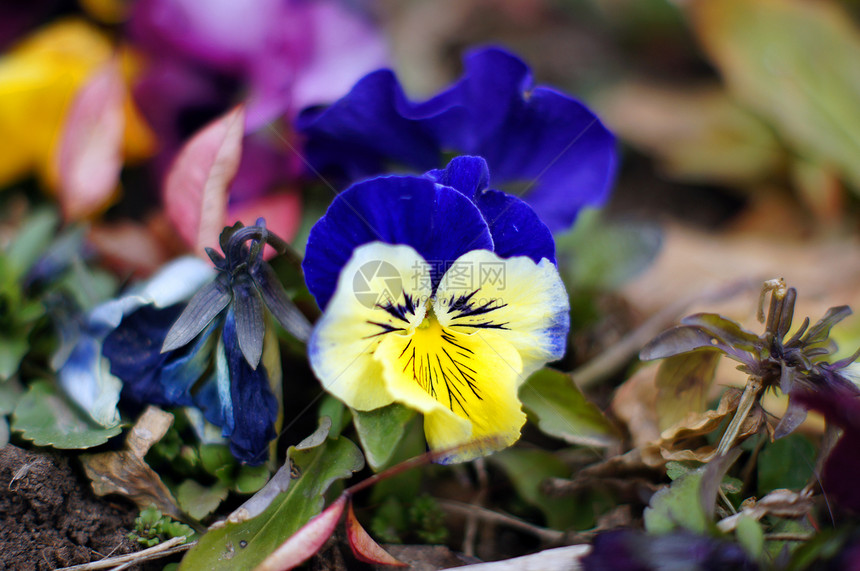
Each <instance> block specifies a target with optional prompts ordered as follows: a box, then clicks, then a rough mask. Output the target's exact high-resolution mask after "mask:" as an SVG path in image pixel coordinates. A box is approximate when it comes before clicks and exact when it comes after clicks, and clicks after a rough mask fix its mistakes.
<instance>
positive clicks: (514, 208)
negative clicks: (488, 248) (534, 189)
mask: <svg viewBox="0 0 860 571" xmlns="http://www.w3.org/2000/svg"><path fill="white" fill-rule="evenodd" d="M476 203H477V205H478V208H479V209H480V210H481V214H483V216H484V219H485V220H486V221H487V225H488V226H489V227H490V233H491V234H492V236H493V244H494V245H495V252H496V254H498V255H499V256H501V257H502V258H511V257H513V256H528V257H529V258H531V259H532V260H534V261H535V262H536V263H539V262H540V261H541V259H543V258H546V259H548V260H549V261H551V262H552V263H555V241H554V240H553V238H552V233H551V232H550V231H549V228H547V226H546V224H544V223H543V222H541V219H540V218H538V215H537V214H536V213H535V211H534V210H532V208H531V207H530V206H529V205H528V204H526V203H525V202H523V201H522V200H520V199H519V198H517V197H516V196H511V195H510V194H505V193H504V192H499V191H498V190H485V191H483V192H481V193H480V194H479V195H478V197H477V200H476Z"/></svg>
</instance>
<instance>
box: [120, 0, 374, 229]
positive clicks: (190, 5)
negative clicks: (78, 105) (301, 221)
mask: <svg viewBox="0 0 860 571" xmlns="http://www.w3.org/2000/svg"><path fill="white" fill-rule="evenodd" d="M128 26H129V36H130V38H131V40H132V42H133V43H134V44H135V45H136V46H137V47H138V48H139V49H140V50H141V51H142V52H143V53H144V54H145V55H146V56H147V57H148V58H149V60H150V62H151V65H150V68H149V70H148V71H147V72H146V73H145V74H144V76H143V77H142V79H141V81H140V82H139V83H138V85H137V86H136V88H135V97H136V99H137V101H138V103H139V105H140V107H141V109H142V112H143V114H144V116H145V117H146V118H147V120H148V121H149V123H150V125H151V126H152V127H153V129H154V131H155V132H156V133H157V134H158V136H159V140H160V143H161V153H160V156H159V157H158V159H157V161H156V169H157V172H158V173H159V175H161V176H163V174H164V173H165V171H166V169H167V168H168V166H169V164H170V162H171V161H172V159H173V157H174V156H175V155H176V153H177V151H178V150H179V148H180V147H181V145H182V144H183V142H184V141H186V140H187V139H188V138H189V137H190V136H191V135H192V134H193V133H194V132H196V131H197V130H199V129H200V128H201V127H203V126H204V125H205V124H207V123H208V122H209V121H211V120H212V119H214V118H215V117H217V116H219V115H221V114H222V113H224V112H225V111H226V110H227V109H228V108H230V107H231V106H233V105H235V104H236V103H238V102H244V103H245V109H246V135H248V137H246V140H245V144H244V148H243V151H242V164H241V165H240V167H239V173H238V175H237V177H236V179H235V180H234V182H233V184H232V186H231V189H230V210H231V211H234V212H238V211H242V212H248V211H249V210H251V211H253V210H254V209H253V207H250V208H249V205H248V204H240V203H247V202H248V201H250V200H257V199H260V200H262V199H264V198H265V197H266V195H267V194H268V193H269V192H270V191H271V190H273V189H281V190H283V189H284V188H285V187H287V186H289V183H290V181H291V179H293V178H295V177H296V176H297V175H298V174H299V173H300V172H301V170H300V168H299V167H300V163H299V161H298V157H297V156H296V155H295V153H294V152H293V151H292V149H291V145H292V143H287V141H288V140H289V138H290V137H291V135H290V134H289V133H278V132H276V130H275V129H271V130H268V129H266V130H264V129H263V128H264V127H265V126H266V125H267V124H269V123H271V122H273V121H275V120H277V119H280V118H284V117H286V118H287V119H290V118H292V117H293V116H295V115H296V114H297V113H298V111H299V110H300V109H301V108H303V107H304V106H306V105H311V104H319V103H326V102H331V101H334V100H336V99H337V98H339V97H341V96H342V95H343V94H345V93H346V92H347V91H348V90H349V88H350V87H351V86H352V84H353V83H354V82H355V81H356V80H358V79H359V78H360V77H361V76H362V75H364V74H365V73H367V72H369V71H371V70H373V69H376V68H378V67H379V66H381V65H385V64H386V63H387V49H386V44H385V42H384V40H383V38H382V36H381V35H380V34H379V32H378V31H377V30H376V28H375V27H374V25H373V22H372V21H371V20H370V18H369V17H368V15H367V14H362V13H358V12H356V11H353V10H352V9H350V8H348V7H347V6H346V3H344V2H340V1H337V0H325V1H305V0H253V1H248V2H235V1H233V0H213V1H211V2H199V1H198V0H138V2H137V3H136V4H134V6H133V9H132V12H131V16H130V18H129V22H128ZM280 127H281V126H278V127H277V128H278V129H280ZM288 203H290V204H293V205H298V200H290V201H288ZM262 215H265V216H266V217H267V218H270V219H272V218H273V217H272V215H271V213H264V212H258V213H256V214H255V215H252V216H262ZM292 218H293V219H295V217H292ZM273 222H274V220H273ZM294 226H295V225H294ZM272 230H273V231H275V232H277V233H280V234H281V235H286V236H289V235H290V234H292V233H294V232H295V227H294V228H292V229H287V228H276V227H275V224H272Z"/></svg>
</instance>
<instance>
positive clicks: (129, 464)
mask: <svg viewBox="0 0 860 571" xmlns="http://www.w3.org/2000/svg"><path fill="white" fill-rule="evenodd" d="M172 423H173V415H172V414H170V413H167V412H164V411H163V410H161V409H159V408H157V407H154V406H150V407H148V408H147V409H146V411H144V413H143V415H141V417H140V418H139V419H138V421H137V422H136V423H135V425H134V426H133V427H132V429H131V431H130V432H129V433H128V436H127V437H126V449H125V450H121V451H119V452H102V453H100V454H84V455H82V456H81V462H82V463H83V465H84V471H86V473H87V476H88V477H89V478H90V480H91V481H92V484H93V491H94V492H95V493H96V495H99V496H105V495H107V494H120V495H123V496H126V497H128V498H130V499H131V500H132V501H134V503H136V504H137V506H138V507H139V508H140V509H145V508H147V507H149V506H150V505H155V507H157V508H158V509H159V510H161V512H162V513H164V514H167V515H169V516H171V517H173V518H175V519H180V518H181V516H182V514H181V511H180V510H179V507H178V504H177V502H176V500H175V499H174V498H173V496H172V495H171V493H170V490H168V489H167V486H165V485H164V482H162V481H161V478H160V477H159V476H158V474H157V473H156V472H155V471H154V470H153V469H152V468H150V467H149V465H148V464H147V463H146V462H145V461H144V459H143V458H144V456H146V453H147V452H148V451H149V449H150V448H151V447H152V445H153V444H155V443H156V442H158V441H159V440H161V438H162V437H163V436H164V435H165V434H166V433H167V430H168V429H169V428H170V425H171V424H172Z"/></svg>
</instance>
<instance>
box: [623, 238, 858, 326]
mask: <svg viewBox="0 0 860 571" xmlns="http://www.w3.org/2000/svg"><path fill="white" fill-rule="evenodd" d="M834 238H838V239H830V238H824V237H820V238H819V239H809V237H807V238H806V239H803V240H800V239H796V238H793V237H791V236H786V235H784V234H781V233H780V234H769V235H761V234H751V233H746V232H723V233H705V232H699V231H695V230H692V229H689V228H684V227H681V226H667V227H666V228H665V231H664V238H663V249H662V250H661V252H660V254H659V255H658V256H657V259H656V260H655V261H654V263H653V264H652V265H651V267H650V268H648V270H646V271H645V272H643V273H641V274H640V275H639V276H638V277H636V278H635V279H634V280H632V281H631V282H630V283H628V284H627V285H626V286H625V287H624V289H623V293H624V297H625V299H626V300H627V301H628V303H630V305H631V306H632V307H633V308H634V310H635V311H637V312H641V314H643V315H652V314H654V313H657V312H658V311H660V310H661V309H663V308H664V307H668V306H670V305H672V304H673V303H674V302H675V301H676V300H678V299H680V298H684V297H686V296H688V295H689V294H690V292H696V291H708V290H711V289H713V288H715V287H719V286H721V285H725V284H730V283H735V282H738V281H741V280H751V281H756V282H758V283H761V282H763V281H764V280H765V279H770V278H774V277H782V278H784V279H785V281H786V283H787V284H789V285H791V286H793V287H795V288H797V291H798V298H797V304H796V306H795V315H796V316H798V317H797V319H796V321H797V322H798V323H799V322H800V321H801V319H802V317H803V316H810V317H811V318H812V319H813V320H815V319H817V318H818V316H821V315H824V314H825V313H826V312H827V309H828V308H830V307H834V306H837V305H843V304H848V305H851V306H853V307H858V305H860V304H858V302H860V287H858V286H860V257H858V256H857V249H858V240H857V237H856V236H845V235H840V236H838V237H834ZM757 302H758V291H755V292H752V291H751V292H750V293H748V294H746V295H738V296H735V297H734V298H732V299H730V300H723V301H715V300H713V299H711V300H707V301H704V302H701V301H699V302H697V303H694V304H692V305H691V306H690V307H689V308H688V309H687V313H690V314H692V313H697V312H708V313H719V314H720V315H723V316H725V317H728V318H730V319H733V320H735V321H738V322H739V323H740V324H741V325H743V326H744V327H745V328H747V329H749V330H750V331H753V332H760V331H762V325H761V324H760V323H758V321H757V320H756V315H755V314H756V307H757ZM851 319H852V318H849V319H847V320H846V321H845V322H844V324H843V325H848V324H849V323H850V321H849V320H851ZM853 319H854V320H855V322H856V320H857V319H858V317H857V316H855V317H853Z"/></svg>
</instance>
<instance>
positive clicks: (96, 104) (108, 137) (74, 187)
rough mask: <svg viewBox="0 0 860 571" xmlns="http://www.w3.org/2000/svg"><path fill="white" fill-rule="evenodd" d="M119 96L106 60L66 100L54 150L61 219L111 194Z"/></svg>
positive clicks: (117, 165) (118, 163)
mask: <svg viewBox="0 0 860 571" xmlns="http://www.w3.org/2000/svg"><path fill="white" fill-rule="evenodd" d="M124 101H125V84H124V83H123V78H122V73H121V71H120V68H119V64H118V63H117V62H116V61H111V62H109V63H107V64H106V65H105V66H104V67H103V68H102V69H100V70H99V71H98V72H97V73H96V74H95V75H93V76H92V78H90V80H89V81H88V82H87V83H86V84H85V85H84V86H83V87H82V88H81V90H80V91H79V92H78V94H77V96H76V98H75V100H74V102H73V103H72V105H71V108H70V110H69V114H68V115H67V116H66V122H65V125H64V126H63V132H62V134H61V138H60V143H59V146H58V153H57V165H58V171H59V175H60V177H59V184H60V204H61V206H62V209H63V215H64V216H65V218H66V220H80V219H82V218H86V217H88V216H91V215H93V214H95V213H96V212H98V211H99V210H101V209H102V208H104V207H105V206H106V205H107V204H108V202H109V201H110V199H111V198H112V196H113V195H114V192H115V190H116V188H117V186H118V184H119V171H120V169H121V168H122V142H123V130H124V128H125V113H124V108H123V103H124Z"/></svg>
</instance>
